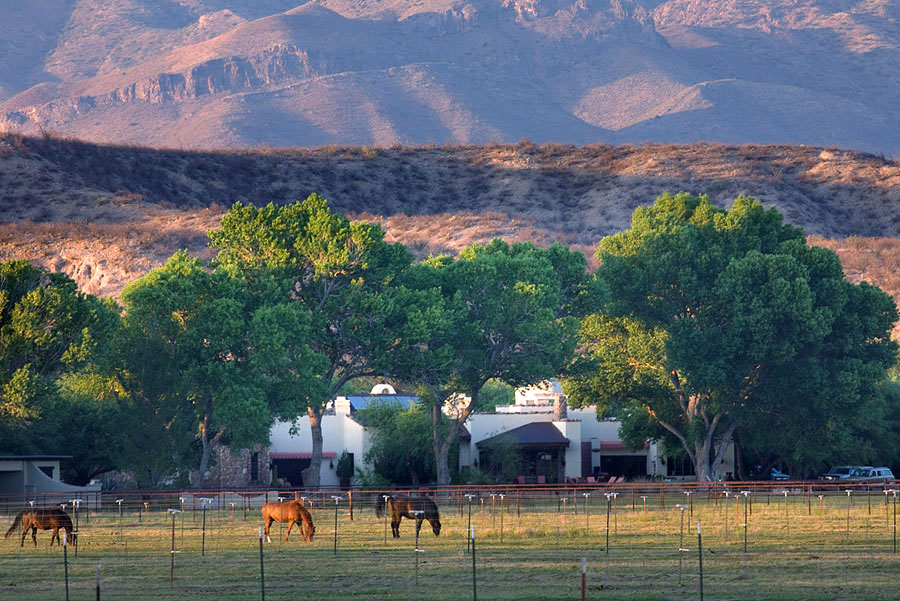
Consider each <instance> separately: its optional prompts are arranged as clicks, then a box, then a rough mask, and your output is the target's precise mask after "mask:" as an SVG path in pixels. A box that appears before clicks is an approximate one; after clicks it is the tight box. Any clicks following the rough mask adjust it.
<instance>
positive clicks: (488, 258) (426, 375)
mask: <svg viewBox="0 0 900 601" xmlns="http://www.w3.org/2000/svg"><path fill="white" fill-rule="evenodd" d="M408 278H409V281H410V282H413V283H412V284H411V285H412V286H414V287H416V288H417V289H420V290H434V289H436V290H440V294H441V298H442V299H443V301H442V302H440V303H434V304H433V305H432V307H431V309H432V311H434V313H435V315H434V316H433V318H432V319H431V320H430V323H431V324H432V327H431V329H430V330H429V333H428V336H429V337H428V340H427V343H425V344H422V345H419V346H417V347H416V353H415V355H414V356H413V357H412V359H411V360H410V361H409V362H407V363H404V364H402V365H399V366H398V370H399V371H400V372H401V373H402V374H403V377H404V378H406V379H408V380H410V381H416V382H419V383H421V384H422V386H423V387H424V389H425V392H424V393H423V394H422V395H421V398H422V399H423V401H424V402H425V403H426V404H427V405H428V406H429V407H430V410H431V414H432V425H433V438H434V443H433V445H434V454H435V462H436V465H437V478H438V483H439V484H448V483H449V482H450V470H449V463H448V459H447V457H448V454H449V451H450V447H451V446H452V444H453V443H454V441H455V440H456V437H457V435H458V433H459V428H460V427H461V426H462V424H463V423H464V422H465V421H466V419H468V417H469V415H470V414H471V413H472V412H474V411H478V410H480V409H481V408H482V407H483V405H484V398H483V397H482V395H481V392H482V389H483V388H484V386H485V384H486V383H487V382H488V381H489V380H492V379H496V380H501V381H503V382H506V383H507V384H509V385H512V386H519V385H524V384H533V383H536V382H539V381H541V380H544V379H547V378H549V377H553V376H556V375H557V374H559V373H560V372H561V371H562V370H564V369H565V367H566V366H567V365H568V363H569V362H570V360H571V358H572V354H573V351H574V348H575V342H576V339H577V331H578V325H579V320H578V316H579V315H580V314H582V313H583V312H584V311H587V310H589V309H591V308H592V307H594V304H595V303H596V302H597V300H598V299H599V298H601V297H602V287H601V286H599V284H598V282H597V281H596V280H594V279H593V278H591V277H590V276H589V275H588V273H587V271H586V268H585V259H584V256H583V255H582V254H580V253H577V252H571V251H569V250H568V249H567V248H565V247H564V246H562V245H560V244H554V245H552V246H550V247H549V248H547V249H540V248H537V247H535V246H534V245H532V244H527V243H519V244H514V245H512V246H510V245H508V244H506V243H505V242H503V241H502V240H494V241H493V242H491V243H490V244H488V245H487V246H482V245H474V246H471V247H469V248H467V249H465V250H463V252H462V253H461V254H460V256H459V257H458V258H457V259H455V260H454V259H451V258H449V257H438V258H434V259H431V260H429V261H426V262H425V263H423V264H421V265H419V266H417V267H416V269H414V270H412V271H411V272H410V273H409V274H408ZM462 395H469V397H470V399H471V401H470V402H469V403H468V404H463V403H460V402H458V401H459V399H460V398H461V397H462ZM448 421H449V425H448V424H447V423H446V422H448Z"/></svg>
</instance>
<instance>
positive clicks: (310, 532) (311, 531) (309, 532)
mask: <svg viewBox="0 0 900 601" xmlns="http://www.w3.org/2000/svg"><path fill="white" fill-rule="evenodd" d="M315 534H316V527H315V526H313V525H312V522H310V523H309V524H307V526H306V535H307V536H308V537H309V542H312V539H313V536H315Z"/></svg>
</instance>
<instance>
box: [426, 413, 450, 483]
mask: <svg viewBox="0 0 900 601" xmlns="http://www.w3.org/2000/svg"><path fill="white" fill-rule="evenodd" d="M443 425H444V415H443V413H442V412H441V408H440V407H439V406H438V404H437V403H435V405H434V406H433V407H432V408H431V430H432V433H433V435H434V441H433V443H432V444H433V447H434V463H435V472H436V474H435V475H436V476H437V484H438V486H444V485H447V484H450V464H449V461H448V455H449V447H445V445H444V442H445V438H444V433H443V432H442V430H443Z"/></svg>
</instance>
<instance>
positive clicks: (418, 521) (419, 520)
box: [416, 516, 422, 537]
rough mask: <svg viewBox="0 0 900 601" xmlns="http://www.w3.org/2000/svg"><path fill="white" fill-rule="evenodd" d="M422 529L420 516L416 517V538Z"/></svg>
mask: <svg viewBox="0 0 900 601" xmlns="http://www.w3.org/2000/svg"><path fill="white" fill-rule="evenodd" d="M421 529H422V516H417V517H416V537H418V536H419V530H421Z"/></svg>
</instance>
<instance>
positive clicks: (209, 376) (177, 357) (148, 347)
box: [121, 252, 322, 485]
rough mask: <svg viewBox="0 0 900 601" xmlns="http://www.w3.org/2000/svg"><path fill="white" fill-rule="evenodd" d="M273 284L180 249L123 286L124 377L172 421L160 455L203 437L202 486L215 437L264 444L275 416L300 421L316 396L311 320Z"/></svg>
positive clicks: (142, 400) (158, 416)
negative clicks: (211, 265)
mask: <svg viewBox="0 0 900 601" xmlns="http://www.w3.org/2000/svg"><path fill="white" fill-rule="evenodd" d="M269 284H270V286H268V287H265V286H263V287H258V288H255V289H252V290H251V289H248V288H247V287H245V286H244V282H243V281H242V280H240V279H237V278H234V277H232V276H231V275H229V274H228V273H226V272H225V271H224V270H213V271H210V270H209V269H207V267H206V266H205V265H204V263H203V262H202V261H200V260H199V259H197V258H192V257H189V256H188V255H187V254H186V253H183V252H179V253H176V254H175V255H174V256H172V257H171V258H170V259H169V260H168V261H167V262H166V264H165V265H164V266H163V267H161V268H159V269H155V270H153V271H151V272H150V273H148V274H147V275H145V276H144V277H142V278H140V279H138V280H136V281H134V282H132V283H131V284H129V285H128V286H126V288H125V290H124V291H123V292H122V302H123V304H124V307H125V315H124V318H123V320H124V325H125V327H124V331H123V340H126V341H127V342H128V346H129V348H130V349H131V350H127V351H125V353H124V356H123V359H124V361H123V365H122V370H121V377H122V380H123V382H125V387H126V389H127V390H128V392H129V394H131V395H132V396H133V400H134V402H135V403H137V406H138V408H141V407H144V406H146V407H149V408H150V410H151V413H152V415H153V416H154V418H155V419H154V421H155V422H156V425H157V426H160V425H164V428H165V431H166V432H167V438H168V439H169V440H168V442H167V444H165V445H161V446H160V451H161V452H168V453H174V454H175V455H176V456H179V455H182V454H183V453H184V449H183V448H179V447H180V446H182V445H183V441H184V433H185V432H186V431H187V432H191V433H192V435H193V437H194V439H195V440H197V441H199V443H200V449H201V452H200V460H199V465H198V468H199V482H200V484H201V485H202V484H203V480H204V479H205V478H206V474H207V472H208V469H209V465H210V457H211V453H212V450H213V448H214V446H215V445H216V443H218V442H220V441H221V442H222V443H224V444H227V445H228V446H229V447H230V448H232V449H238V448H246V447H249V446H252V445H254V444H260V443H265V442H267V441H268V435H269V430H270V428H271V426H272V424H273V423H274V421H275V419H285V420H291V419H294V418H296V416H297V415H298V414H299V413H300V412H301V411H303V410H305V408H306V405H307V397H308V396H309V395H310V394H317V393H318V388H317V387H316V382H317V379H316V373H317V370H318V368H319V367H320V364H321V363H322V361H321V359H320V358H319V357H317V356H315V354H314V353H312V352H311V351H310V350H309V348H308V346H307V345H306V339H307V338H308V337H309V317H308V315H306V313H304V312H302V311H298V310H297V308H296V307H294V306H293V305H291V304H286V303H279V302H278V300H277V299H274V298H272V297H273V296H277V295H276V294H274V292H273V290H277V289H278V287H277V286H272V285H271V284H272V283H271V281H269ZM266 288H268V290H269V294H260V291H261V290H263V289H266ZM282 300H284V299H282ZM273 362H275V363H277V367H278V370H277V371H274V370H273ZM288 390H289V391H290V392H289V393H288V392H287V391H288ZM151 444H152V443H151ZM157 444H158V443H157ZM163 449H165V451H163Z"/></svg>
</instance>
